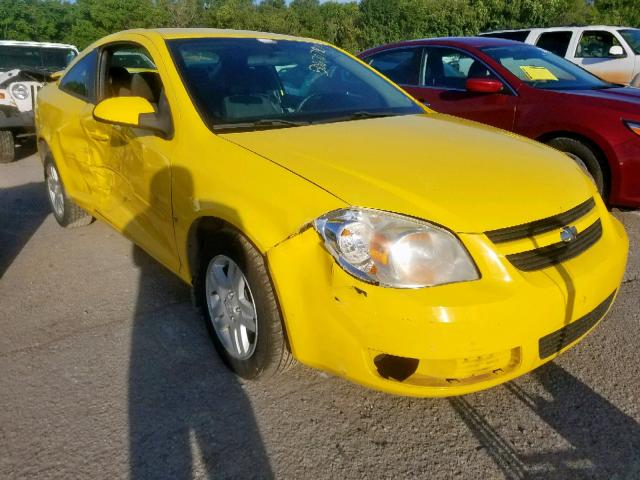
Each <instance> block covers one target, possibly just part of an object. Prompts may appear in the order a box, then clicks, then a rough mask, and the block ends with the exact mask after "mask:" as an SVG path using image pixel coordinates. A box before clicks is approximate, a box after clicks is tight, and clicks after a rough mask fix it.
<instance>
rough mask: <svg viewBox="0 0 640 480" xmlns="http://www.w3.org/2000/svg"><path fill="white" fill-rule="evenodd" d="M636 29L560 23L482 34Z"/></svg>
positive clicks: (491, 31)
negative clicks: (552, 25) (551, 25)
mask: <svg viewBox="0 0 640 480" xmlns="http://www.w3.org/2000/svg"><path fill="white" fill-rule="evenodd" d="M625 29H635V27H623V26H615V25H558V26H555V27H531V28H515V29H506V30H490V31H488V32H482V33H481V34H480V35H487V34H491V33H510V32H534V31H535V32H555V31H558V30H625Z"/></svg>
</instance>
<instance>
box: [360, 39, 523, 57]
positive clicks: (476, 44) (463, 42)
mask: <svg viewBox="0 0 640 480" xmlns="http://www.w3.org/2000/svg"><path fill="white" fill-rule="evenodd" d="M413 45H415V46H418V45H449V46H457V47H473V48H482V47H494V46H500V45H505V46H506V45H522V42H516V41H515V40H506V39H504V38H493V37H436V38H419V39H415V40H405V41H402V42H395V43H389V44H387V45H381V46H379V47H375V48H371V49H369V50H365V51H363V52H361V53H360V54H359V55H365V54H368V53H373V52H375V51H379V50H387V49H389V48H398V47H410V46H413Z"/></svg>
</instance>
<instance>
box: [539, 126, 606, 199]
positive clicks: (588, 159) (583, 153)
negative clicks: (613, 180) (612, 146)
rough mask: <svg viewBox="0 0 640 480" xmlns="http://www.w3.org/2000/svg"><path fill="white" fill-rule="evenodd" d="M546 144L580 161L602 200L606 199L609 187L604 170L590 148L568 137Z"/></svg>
mask: <svg viewBox="0 0 640 480" xmlns="http://www.w3.org/2000/svg"><path fill="white" fill-rule="evenodd" d="M547 144H548V145H549V146H550V147H553V148H555V149H557V150H560V151H561V152H564V153H567V154H569V155H570V156H572V157H574V158H577V159H578V160H580V161H581V162H582V163H583V165H584V166H585V167H586V168H587V170H588V171H589V174H590V175H591V178H593V181H594V183H595V184H596V187H597V188H598V192H599V193H600V196H601V197H602V198H603V199H606V198H607V195H608V193H609V191H608V190H609V185H608V181H607V178H606V176H605V169H604V168H603V166H602V164H601V163H600V161H599V160H598V156H597V155H596V154H595V153H594V151H593V150H592V149H591V148H590V147H588V146H587V145H585V144H584V143H583V142H581V141H579V140H576V139H575V138H568V137H558V138H554V139H552V140H550V141H549V142H548V143H547Z"/></svg>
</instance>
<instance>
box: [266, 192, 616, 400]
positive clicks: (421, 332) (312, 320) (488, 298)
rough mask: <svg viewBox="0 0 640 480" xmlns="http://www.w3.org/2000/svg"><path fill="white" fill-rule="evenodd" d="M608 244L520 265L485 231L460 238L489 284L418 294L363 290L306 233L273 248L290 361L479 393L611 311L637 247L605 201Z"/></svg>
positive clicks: (366, 380)
mask: <svg viewBox="0 0 640 480" xmlns="http://www.w3.org/2000/svg"><path fill="white" fill-rule="evenodd" d="M599 214H600V215H601V217H600V218H601V221H602V226H603V233H602V237H601V238H600V239H599V240H598V241H597V242H596V243H595V244H594V245H593V246H592V247H591V248H590V249H589V250H587V251H585V252H583V253H582V254H580V255H579V256H577V257H575V258H572V259H570V260H567V261H565V262H563V263H561V264H559V265H555V266H552V267H547V268H544V269H541V270H537V271H531V272H525V271H521V270H518V269H517V268H515V267H514V266H513V265H512V264H511V263H510V262H509V261H508V260H507V259H506V257H505V255H503V254H502V253H501V252H500V251H498V250H496V248H495V246H494V245H493V244H492V242H491V241H490V240H489V239H488V238H487V236H485V235H484V234H460V235H459V237H460V239H461V240H462V241H463V243H464V244H465V246H466V247H467V249H468V250H469V252H470V253H471V255H472V256H473V258H474V260H475V261H476V264H477V265H478V268H479V269H480V271H481V274H482V278H481V279H479V280H477V281H473V282H465V283H457V284H449V285H441V286H437V287H430V288H422V289H415V290H402V289H394V288H383V287H379V286H374V285H370V284H367V283H363V282H361V281H359V280H358V279H356V278H354V277H352V276H351V275H349V274H348V273H346V272H345V271H344V270H342V268H340V267H339V266H338V265H337V264H336V262H335V261H334V260H333V258H332V257H331V255H329V254H328V253H327V252H326V250H325V249H324V246H323V244H322V240H321V239H320V237H319V235H318V234H317V233H316V232H315V231H314V230H313V228H309V229H307V230H305V231H304V232H302V233H300V234H299V235H296V236H294V237H292V238H290V239H288V240H286V241H285V242H282V243H281V244H279V245H277V246H276V247H274V248H273V249H271V250H270V251H268V252H267V258H268V262H269V268H270V272H271V275H272V278H273V282H274V285H275V288H276V291H277V295H278V299H279V302H280V306H281V310H282V314H283V317H284V321H285V327H286V331H287V335H288V339H289V342H290V346H291V350H292V353H293V355H294V356H295V357H296V358H297V359H298V360H299V361H300V362H302V363H304V364H306V365H309V366H311V367H315V368H319V369H321V370H326V371H329V372H332V373H334V374H336V375H339V376H342V377H345V378H347V379H349V380H352V381H354V382H357V383H360V384H362V385H365V386H368V387H371V388H374V389H377V390H382V391H386V392H390V393H395V394H401V395H412V396H422V397H438V396H451V395H460V394H465V393H469V392H473V391H477V390H482V389H485V388H488V387H491V386H494V385H497V384H500V383H503V382H506V381H508V380H510V379H513V378H515V377H517V376H520V375H522V374H524V373H526V372H529V371H531V370H533V369H534V368H536V367H538V366H540V365H542V364H543V363H545V362H547V361H549V360H551V359H552V358H554V357H555V356H556V355H557V354H558V353H560V352H562V351H564V350H566V349H568V348H570V347H571V346H573V345H574V344H576V343H577V342H578V341H580V339H581V338H583V337H584V335H585V334H586V333H587V332H588V331H590V330H591V328H592V327H594V326H595V324H596V323H597V322H598V321H599V320H600V319H601V318H602V317H603V316H604V315H605V313H606V312H607V310H608V309H609V307H610V306H611V304H612V303H613V300H614V297H615V294H616V292H617V289H618V287H619V285H620V283H621V281H622V276H623V274H624V270H625V266H626V259H627V250H628V240H627V237H626V233H625V232H624V228H623V227H622V225H621V224H620V223H619V222H618V221H617V220H616V219H614V218H613V217H612V216H611V215H610V214H609V213H608V212H606V209H604V206H603V205H602V204H601V203H600V208H599Z"/></svg>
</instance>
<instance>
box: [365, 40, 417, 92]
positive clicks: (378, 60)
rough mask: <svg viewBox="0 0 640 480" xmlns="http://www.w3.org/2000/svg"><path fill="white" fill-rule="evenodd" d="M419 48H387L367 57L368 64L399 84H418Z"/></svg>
mask: <svg viewBox="0 0 640 480" xmlns="http://www.w3.org/2000/svg"><path fill="white" fill-rule="evenodd" d="M421 52H422V49H421V48H399V49H396V50H387V51H386V52H381V53H377V54H375V55H373V56H372V57H369V58H368V59H367V60H368V62H369V65H371V66H372V67H373V68H375V69H376V70H378V71H379V72H380V73H382V74H383V75H386V76H387V77H389V78H390V79H391V80H393V81H394V82H396V83H398V84H401V85H418V82H419V77H420V57H421Z"/></svg>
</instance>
